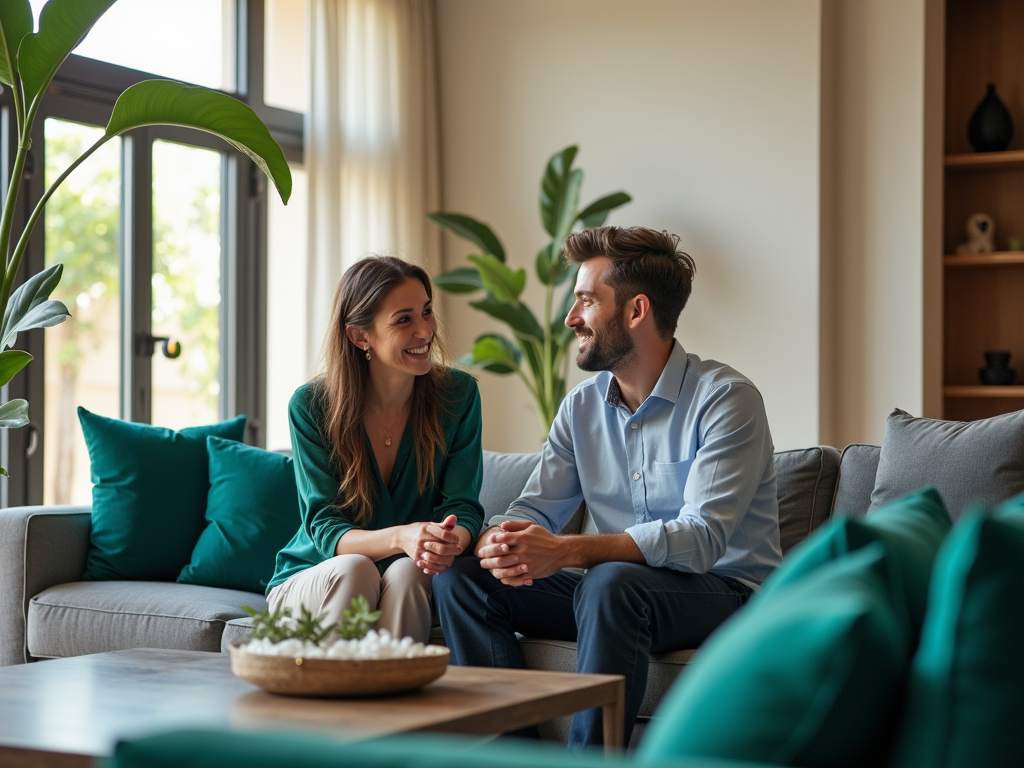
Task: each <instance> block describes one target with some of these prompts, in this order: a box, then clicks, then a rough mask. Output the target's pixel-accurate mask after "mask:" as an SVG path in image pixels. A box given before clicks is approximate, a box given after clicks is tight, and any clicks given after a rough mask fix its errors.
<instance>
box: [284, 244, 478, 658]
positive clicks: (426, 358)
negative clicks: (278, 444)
mask: <svg viewBox="0 0 1024 768" xmlns="http://www.w3.org/2000/svg"><path fill="white" fill-rule="evenodd" d="M431 299H432V288H431V285H430V278H429V277H428V276H427V273H426V272H424V271H423V270H422V269H420V268H419V267H417V266H414V265H412V264H408V263H406V262H404V261H402V260H400V259H396V258H393V257H389V256H372V257H369V258H366V259H363V260H362V261H359V262H357V263H356V264H354V265H353V266H352V267H351V268H350V269H349V270H348V271H347V272H346V273H345V275H344V277H342V279H341V283H340V284H339V285H338V290H337V292H336V293H335V297H334V308H333V310H332V313H331V327H330V329H329V330H328V333H327V341H326V345H327V350H326V358H327V371H326V373H324V374H323V375H321V376H319V377H317V378H315V379H314V380H313V381H311V382H309V383H308V384H304V385H303V386H301V387H299V389H298V390H296V392H295V394H294V395H293V396H292V399H291V402H290V403H289V406H288V416H289V422H290V425H291V435H292V452H293V458H294V461H295V477H296V481H297V483H298V489H299V510H300V513H301V517H302V524H301V526H300V527H299V530H298V532H297V533H296V534H295V536H293V537H292V540H291V541H290V542H289V543H288V545H287V546H286V547H285V548H284V549H283V550H281V552H279V553H278V555H277V567H276V569H275V572H274V577H273V578H272V579H271V580H270V584H269V586H268V589H267V603H268V604H269V606H270V608H271V610H278V609H280V608H291V610H292V615H293V616H294V615H298V613H299V607H300V606H305V607H306V608H308V609H309V610H310V611H312V612H313V613H314V614H317V613H326V615H327V616H326V617H327V621H329V622H332V623H333V622H337V621H339V620H340V619H341V617H342V611H343V610H345V609H346V608H348V607H349V603H350V602H351V600H352V598H353V597H355V596H357V595H362V596H364V597H365V598H366V600H367V601H368V602H369V604H370V609H371V610H375V609H377V610H380V611H381V618H380V621H379V622H378V624H377V627H378V628H382V629H387V630H388V631H390V632H391V633H392V634H393V635H395V636H397V637H405V636H411V637H413V638H414V639H415V640H417V641H420V642H425V641H426V640H427V638H428V635H429V634H430V615H431V611H430V601H431V592H430V578H431V576H433V575H434V574H436V573H440V572H441V571H443V570H445V569H446V568H447V567H448V566H449V565H451V562H452V560H453V559H454V558H455V556H456V555H458V554H460V553H461V552H462V551H463V550H464V549H465V548H466V547H467V546H468V545H469V544H470V542H472V541H473V540H474V539H475V538H476V535H477V534H478V533H479V532H480V527H481V525H482V522H483V509H482V508H481V506H480V502H479V498H478V497H479V493H480V480H481V475H482V453H481V448H480V430H481V424H480V394H479V391H478V390H477V386H476V382H475V381H474V380H473V378H472V377H471V376H469V375H468V374H466V373H464V372H462V371H458V370H453V369H450V368H449V367H448V366H447V365H444V364H443V361H444V360H445V352H444V348H443V345H442V343H441V340H440V339H439V338H438V336H437V320H436V318H435V317H434V314H433V309H432V303H431ZM435 360H437V361H439V362H438V363H437V364H435Z"/></svg>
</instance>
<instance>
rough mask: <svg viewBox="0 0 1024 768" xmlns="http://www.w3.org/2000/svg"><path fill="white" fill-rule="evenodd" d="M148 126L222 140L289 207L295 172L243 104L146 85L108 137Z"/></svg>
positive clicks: (117, 111) (134, 91)
mask: <svg viewBox="0 0 1024 768" xmlns="http://www.w3.org/2000/svg"><path fill="white" fill-rule="evenodd" d="M51 2H53V0H51ZM145 125H181V126H185V127H187V128H197V129H198V130H200V131H206V132H207V133H212V134H214V135H215V136H220V137H221V138H222V139H224V141H226V142H228V143H229V144H230V145H231V146H233V147H234V148H235V149H237V150H238V151H239V152H242V153H244V154H246V155H248V156H249V158H251V159H252V161H253V162H254V163H256V165H258V166H259V168H260V170H262V171H263V172H264V173H265V174H267V176H268V177H269V178H270V179H271V181H273V182H274V186H276V187H277V191H278V194H280V195H281V201H282V202H284V203H287V202H288V198H289V197H290V196H291V193H292V172H291V170H289V168H288V161H286V160H285V159H284V152H282V151H281V147H279V146H278V145H277V142H276V141H274V139H273V138H272V137H271V136H270V131H269V130H267V126H265V125H264V124H263V121H262V120H260V119H259V117H257V115H256V113H255V112H253V111H252V109H250V108H249V107H248V106H246V105H245V104H243V103H242V102H240V101H239V100H238V99H235V98H233V97H231V96H228V95H227V94H224V93H218V92H217V91H211V90H210V89H209V88H203V87H202V86H198V85H185V84H184V83H176V82H173V81H171V80H145V81H143V82H141V83H136V84H135V85H133V86H131V87H130V88H128V89H127V90H126V91H125V92H124V93H122V94H121V96H120V97H119V98H118V100H117V103H116V104H114V111H113V113H112V114H111V115H110V122H108V123H107V131H106V133H107V136H117V135H118V134H121V133H124V132H125V131H130V130H132V129H133V128H141V127H142V126H145Z"/></svg>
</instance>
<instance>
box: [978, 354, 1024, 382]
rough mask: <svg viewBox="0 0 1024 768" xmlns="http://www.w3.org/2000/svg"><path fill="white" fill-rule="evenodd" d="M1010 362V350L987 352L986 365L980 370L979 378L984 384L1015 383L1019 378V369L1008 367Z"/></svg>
mask: <svg viewBox="0 0 1024 768" xmlns="http://www.w3.org/2000/svg"><path fill="white" fill-rule="evenodd" d="M1009 362H1010V353H1009V352H1003V351H1001V350H1000V351H998V352H986V353H985V367H984V368H981V369H979V370H978V378H979V379H981V383H982V384H990V385H992V384H995V385H1002V386H1006V385H1008V384H1013V381H1014V379H1016V378H1017V371H1016V370H1015V369H1013V368H1009V367H1007V363H1009Z"/></svg>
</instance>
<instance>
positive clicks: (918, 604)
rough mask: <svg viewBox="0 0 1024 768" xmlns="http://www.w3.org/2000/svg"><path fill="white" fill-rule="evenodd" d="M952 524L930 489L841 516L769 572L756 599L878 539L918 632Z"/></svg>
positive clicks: (895, 587)
mask: <svg viewBox="0 0 1024 768" xmlns="http://www.w3.org/2000/svg"><path fill="white" fill-rule="evenodd" d="M952 527H953V523H952V521H951V520H950V518H949V514H948V513H947V512H946V507H945V505H944V504H943V503H942V497H941V496H939V493H938V491H936V490H935V489H934V488H927V489H925V490H923V491H918V492H917V493H912V494H910V495H909V496H906V497H905V498H903V499H900V500H899V501H894V502H892V503H891V504H887V505H886V506H884V507H882V508H881V509H879V510H877V511H875V512H872V513H871V514H869V515H868V516H867V517H860V518H855V517H840V518H836V519H835V520H833V521H832V522H831V523H829V524H828V525H826V526H825V527H823V528H822V529H821V530H819V531H818V532H817V533H816V534H815V535H814V536H812V537H811V538H809V539H808V540H807V541H805V542H804V543H803V544H801V545H800V546H798V547H797V548H796V549H794V550H793V552H792V553H790V555H789V556H788V557H787V558H786V559H785V560H783V562H782V565H780V566H779V567H778V568H777V569H776V571H775V572H774V573H773V574H772V575H771V577H770V578H769V579H768V581H767V582H766V583H765V585H764V587H763V588H762V590H761V593H760V594H759V595H758V596H757V597H756V598H755V599H756V600H762V599H767V596H768V595H771V594H773V593H774V592H776V591H777V590H779V589H784V588H787V587H788V586H789V585H790V584H792V583H794V582H796V581H800V580H802V579H804V578H806V577H807V575H808V574H809V573H811V572H813V571H814V570H816V569H818V568H820V567H821V566H822V565H824V564H825V563H828V562H831V561H832V560H835V559H836V558H838V557H842V556H843V555H845V554H847V553H849V552H853V551H854V550H857V549H860V548H861V547H865V546H867V545H869V544H872V543H874V542H876V541H880V542H882V543H883V544H885V546H886V547H887V548H888V550H889V552H890V555H891V557H890V564H891V569H890V570H891V575H892V581H893V583H892V587H893V591H894V594H895V596H896V598H897V602H896V608H897V610H898V611H899V612H900V613H901V614H902V615H903V616H904V617H905V618H906V620H907V621H908V622H909V623H910V626H911V628H912V632H913V634H914V635H915V636H916V635H917V634H918V633H919V632H920V631H921V625H922V623H923V622H924V615H925V609H926V607H927V604H928V584H929V581H930V580H931V573H932V566H933V564H934V562H935V556H936V555H937V554H938V551H939V547H940V546H941V545H942V541H943V539H944V538H945V537H946V534H947V533H949V529H950V528H952Z"/></svg>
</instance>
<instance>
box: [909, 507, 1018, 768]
mask: <svg viewBox="0 0 1024 768" xmlns="http://www.w3.org/2000/svg"><path fill="white" fill-rule="evenodd" d="M1022 643H1024V500H1021V499H1018V500H1016V501H1015V502H1011V503H1009V504H1008V505H1006V506H1004V507H1003V508H1001V509H1000V510H998V511H997V512H996V514H994V515H989V514H978V515H976V516H972V517H969V518H967V519H965V520H963V521H961V522H960V523H958V524H957V526H956V527H955V528H954V529H953V532H952V533H951V534H950V535H949V538H948V540H947V541H946V543H945V545H944V546H943V547H942V551H941V552H940V553H939V558H938V560H937V561H936V564H935V574H934V577H933V580H932V593H931V596H930V599H929V603H928V616H927V618H926V620H925V624H924V630H923V631H922V633H921V644H920V647H919V648H918V651H917V653H916V654H915V656H914V660H913V665H912V667H911V672H910V683H909V686H908V693H907V702H906V707H905V715H904V719H903V723H902V725H901V727H900V733H899V736H898V739H897V744H896V748H895V750H894V753H893V760H892V763H891V765H892V766H897V767H898V768H918V767H920V768H925V767H926V766H927V768H946V766H949V767H950V768H952V766H965V765H978V766H985V767H986V768H999V767H1000V766H1020V765H1024V653H1022V652H1021V645H1022Z"/></svg>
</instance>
